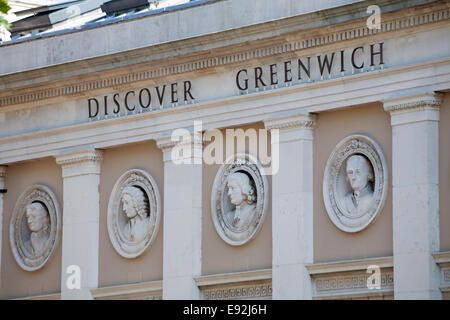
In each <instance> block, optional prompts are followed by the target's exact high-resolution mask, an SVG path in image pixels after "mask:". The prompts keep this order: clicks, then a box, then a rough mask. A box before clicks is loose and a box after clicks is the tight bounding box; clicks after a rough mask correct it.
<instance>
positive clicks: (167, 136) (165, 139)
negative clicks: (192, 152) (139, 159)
mask: <svg viewBox="0 0 450 320" xmlns="http://www.w3.org/2000/svg"><path fill="white" fill-rule="evenodd" d="M186 130H188V131H189V129H186ZM171 133H172V131H171V132H166V133H164V134H161V135H160V136H159V137H158V138H156V145H157V147H158V148H159V149H161V150H163V151H170V150H171V149H172V148H173V147H174V146H176V145H178V146H181V145H185V144H186V145H187V144H194V145H202V144H203V140H202V138H203V136H202V134H201V133H193V132H189V133H186V135H187V138H188V139H185V138H184V137H183V136H181V138H180V139H178V140H172V135H171ZM178 137H180V136H178ZM185 140H189V142H184V141H185Z"/></svg>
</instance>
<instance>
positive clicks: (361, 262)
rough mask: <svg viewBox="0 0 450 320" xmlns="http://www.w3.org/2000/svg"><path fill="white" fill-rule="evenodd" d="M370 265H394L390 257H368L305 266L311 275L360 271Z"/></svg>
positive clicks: (387, 266)
mask: <svg viewBox="0 0 450 320" xmlns="http://www.w3.org/2000/svg"><path fill="white" fill-rule="evenodd" d="M370 265H377V266H379V267H380V268H392V267H393V266H394V263H393V258H392V257H381V258H369V259H358V260H347V261H336V262H324V263H315V264H310V265H307V266H306V269H307V270H308V271H309V274H311V275H317V274H326V273H336V272H346V271H360V270H364V271H365V270H366V269H367V267H368V266H370Z"/></svg>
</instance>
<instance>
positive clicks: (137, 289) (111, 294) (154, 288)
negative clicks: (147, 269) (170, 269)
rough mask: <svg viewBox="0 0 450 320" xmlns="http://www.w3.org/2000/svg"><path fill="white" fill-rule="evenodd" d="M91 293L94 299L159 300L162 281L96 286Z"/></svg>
mask: <svg viewBox="0 0 450 320" xmlns="http://www.w3.org/2000/svg"><path fill="white" fill-rule="evenodd" d="M91 293H92V296H93V297H94V299H95V300H161V299H162V281H149V282H142V283H135V284H126V285H119V286H110V287H103V288H97V289H92V290H91Z"/></svg>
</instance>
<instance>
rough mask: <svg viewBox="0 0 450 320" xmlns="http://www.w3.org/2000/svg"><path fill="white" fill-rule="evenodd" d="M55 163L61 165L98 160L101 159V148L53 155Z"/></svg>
mask: <svg viewBox="0 0 450 320" xmlns="http://www.w3.org/2000/svg"><path fill="white" fill-rule="evenodd" d="M55 158H56V163H57V164H59V165H61V166H67V165H76V164H80V163H83V162H99V161H101V160H102V159H103V152H102V151H101V150H82V151H76V152H71V153H67V154H61V155H58V156H56V157H55Z"/></svg>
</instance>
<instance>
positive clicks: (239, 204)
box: [211, 154, 268, 246]
mask: <svg viewBox="0 0 450 320" xmlns="http://www.w3.org/2000/svg"><path fill="white" fill-rule="evenodd" d="M261 172H263V170H262V168H261V166H260V164H259V162H258V160H257V159H256V158H255V157H253V156H251V155H248V154H236V155H234V156H233V157H231V158H229V159H228V160H227V161H225V163H224V164H223V165H222V166H221V167H220V169H219V171H218V172H217V175H216V178H215V180H214V185H213V189H212V194H211V214H212V218H213V223H214V226H215V228H216V231H217V233H218V234H219V236H220V237H221V238H222V239H223V240H224V241H225V242H226V243H228V244H230V245H233V246H238V245H242V244H244V243H246V242H248V241H250V240H251V239H252V238H254V237H255V235H256V234H257V232H258V231H259V230H260V229H261V226H262V224H263V223H264V219H265V216H266V212H267V206H268V183H267V178H266V176H264V175H262V174H261Z"/></svg>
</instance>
